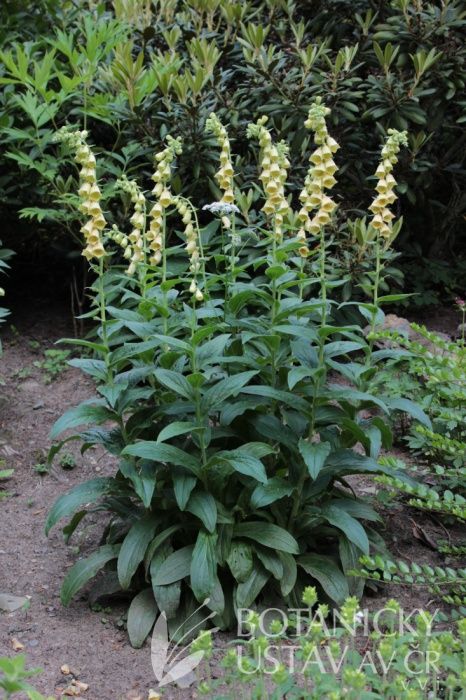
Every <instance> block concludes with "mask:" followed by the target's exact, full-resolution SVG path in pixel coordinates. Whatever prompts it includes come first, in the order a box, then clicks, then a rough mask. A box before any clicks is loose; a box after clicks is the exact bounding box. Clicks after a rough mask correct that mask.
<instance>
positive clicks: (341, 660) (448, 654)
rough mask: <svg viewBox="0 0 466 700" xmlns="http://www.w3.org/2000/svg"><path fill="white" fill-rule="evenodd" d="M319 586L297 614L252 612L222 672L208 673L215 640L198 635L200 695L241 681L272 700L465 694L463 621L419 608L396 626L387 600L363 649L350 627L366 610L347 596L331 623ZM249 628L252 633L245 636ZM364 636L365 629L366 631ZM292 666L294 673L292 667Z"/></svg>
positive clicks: (395, 607)
mask: <svg viewBox="0 0 466 700" xmlns="http://www.w3.org/2000/svg"><path fill="white" fill-rule="evenodd" d="M316 603H317V594H316V589H315V588H312V587H308V588H306V589H305V590H304V592H303V601H302V604H303V605H304V606H305V607H304V608H302V609H301V615H302V614H303V612H305V611H306V607H307V617H306V619H305V621H304V620H303V619H302V617H301V618H299V619H295V620H294V621H287V624H285V623H284V622H283V619H274V620H269V621H268V624H266V623H264V621H263V620H261V616H260V615H258V614H257V613H250V615H249V618H248V619H247V621H246V624H245V625H244V627H245V630H243V634H244V637H246V638H244V637H243V638H242V639H239V640H237V643H236V646H232V648H230V649H228V650H227V651H226V652H225V654H224V655H223V659H222V662H221V664H222V666H223V668H224V673H225V675H224V677H223V678H221V679H220V680H217V679H215V678H212V674H211V671H210V668H209V662H210V660H211V658H212V648H213V645H212V638H211V635H210V634H209V633H208V632H204V633H202V634H201V635H200V636H199V637H198V639H196V640H194V642H193V643H192V644H191V645H190V650H191V651H192V652H193V653H196V651H198V652H199V651H200V650H202V652H203V653H204V657H203V667H202V669H198V671H197V674H198V678H199V684H198V690H199V692H200V693H201V694H202V695H205V696H207V697H211V698H215V699H216V700H220V699H222V700H227V699H229V698H233V697H236V693H237V687H238V685H240V684H241V687H244V686H246V688H247V691H248V692H249V694H250V695H249V697H254V698H258V699H261V700H262V698H267V697H271V698H273V699H274V700H279V699H280V698H283V697H287V698H293V699H295V700H297V699H298V698H302V699H303V700H304V698H306V699H307V698H312V699H314V698H315V699H316V698H321V697H324V698H354V700H359V699H363V700H369V699H374V700H375V699H377V698H380V699H383V700H391V699H392V698H402V699H403V700H422V699H423V698H451V699H453V698H462V697H464V693H465V682H464V673H462V668H463V666H464V637H465V625H464V620H462V621H461V622H459V623H458V625H457V627H456V629H455V631H445V630H443V631H442V630H438V629H435V622H434V617H435V616H434V615H432V614H431V613H429V612H427V611H422V610H420V611H418V613H417V615H416V617H415V619H414V620H413V621H412V624H411V623H410V624H409V625H406V628H403V627H402V626H400V625H399V620H400V613H401V607H400V604H399V603H398V602H397V601H396V600H389V601H387V603H386V605H385V607H384V609H383V616H378V617H377V616H376V617H375V624H374V620H372V624H374V627H373V628H372V630H371V631H370V632H369V634H368V639H367V641H366V643H365V645H364V646H363V647H361V646H360V645H359V646H358V643H357V640H356V639H355V631H356V630H358V629H359V630H360V632H361V629H362V628H363V627H364V625H365V622H364V621H363V620H364V613H363V611H362V610H360V608H359V606H358V601H357V599H356V598H354V597H350V598H347V599H346V600H345V601H344V603H343V604H342V606H341V608H340V610H339V614H338V616H337V617H334V619H333V621H332V622H331V621H330V619H329V609H328V606H326V605H325V604H324V605H322V604H320V605H317V606H316ZM245 632H249V636H248V635H247V634H245ZM365 634H367V631H366V632H365ZM290 669H292V672H291V673H290Z"/></svg>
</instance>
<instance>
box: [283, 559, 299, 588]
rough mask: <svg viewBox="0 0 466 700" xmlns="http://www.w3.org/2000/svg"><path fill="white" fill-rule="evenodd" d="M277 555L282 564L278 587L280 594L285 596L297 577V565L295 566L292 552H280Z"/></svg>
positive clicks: (293, 585)
mask: <svg viewBox="0 0 466 700" xmlns="http://www.w3.org/2000/svg"><path fill="white" fill-rule="evenodd" d="M279 556H280V559H281V560H282V564H283V576H282V578H281V580H280V589H281V592H282V595H284V596H287V595H289V594H290V593H291V591H292V590H293V588H294V587H295V584H296V579H297V577H298V567H297V566H296V560H295V558H294V556H293V555H292V554H287V553H286V552H280V553H279Z"/></svg>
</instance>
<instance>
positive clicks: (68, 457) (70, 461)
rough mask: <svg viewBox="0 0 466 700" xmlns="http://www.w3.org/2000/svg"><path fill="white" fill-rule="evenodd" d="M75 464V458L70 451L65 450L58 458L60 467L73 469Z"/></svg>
mask: <svg viewBox="0 0 466 700" xmlns="http://www.w3.org/2000/svg"><path fill="white" fill-rule="evenodd" d="M75 466H76V459H75V458H74V456H73V455H72V454H71V452H65V453H64V454H63V455H62V456H61V458H60V467H61V468H62V469H67V470H69V469H74V468H75Z"/></svg>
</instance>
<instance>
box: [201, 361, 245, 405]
mask: <svg viewBox="0 0 466 700" xmlns="http://www.w3.org/2000/svg"><path fill="white" fill-rule="evenodd" d="M256 374H257V371H255V370H254V371H249V372H240V373H239V374H235V375H233V376H232V377H227V378H226V379H221V380H220V381H219V382H217V384H214V386H211V387H210V388H209V389H207V391H206V392H205V394H204V396H203V397H202V402H201V410H202V411H203V412H207V411H210V410H212V409H214V408H218V407H219V406H220V405H221V404H222V403H223V402H224V401H225V400H226V399H228V398H230V397H231V396H237V394H239V392H240V391H241V390H242V389H243V387H244V386H245V385H246V384H247V383H248V382H249V381H250V380H251V379H252V377H254V376H255V375H256Z"/></svg>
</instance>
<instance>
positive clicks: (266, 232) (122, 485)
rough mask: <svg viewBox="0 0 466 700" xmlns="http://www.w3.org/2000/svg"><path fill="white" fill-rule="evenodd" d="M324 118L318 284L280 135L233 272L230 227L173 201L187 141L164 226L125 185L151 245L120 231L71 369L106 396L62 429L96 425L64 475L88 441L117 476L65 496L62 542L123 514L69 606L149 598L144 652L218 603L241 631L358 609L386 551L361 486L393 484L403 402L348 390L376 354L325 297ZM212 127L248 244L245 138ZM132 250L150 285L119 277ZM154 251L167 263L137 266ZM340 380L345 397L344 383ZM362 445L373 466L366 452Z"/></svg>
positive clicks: (328, 145) (316, 199)
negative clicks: (277, 617) (82, 595)
mask: <svg viewBox="0 0 466 700" xmlns="http://www.w3.org/2000/svg"><path fill="white" fill-rule="evenodd" d="M326 113H327V110H326V109H325V108H324V106H323V105H322V104H320V103H319V102H318V101H316V103H315V104H314V105H313V106H312V108H311V110H310V117H309V121H308V123H307V125H308V127H309V128H311V129H312V130H314V132H315V135H316V136H315V139H316V145H317V150H316V152H315V153H314V154H313V156H312V157H311V162H312V164H313V165H312V168H311V170H310V172H309V177H308V179H307V180H306V186H305V189H304V190H303V192H304V194H303V197H302V198H301V199H302V204H303V207H304V209H305V212H306V217H307V215H308V214H309V212H310V211H313V210H315V212H316V213H315V214H314V217H313V219H311V220H310V223H308V219H307V218H306V219H305V220H304V215H303V214H301V221H302V223H303V227H304V229H305V231H306V234H307V235H309V236H315V237H316V243H317V245H318V246H319V263H318V275H317V277H316V276H315V273H314V269H313V262H312V257H309V259H308V257H307V256H304V255H303V245H304V241H303V237H302V233H301V228H299V229H297V230H296V229H293V226H292V222H293V220H294V214H293V212H292V211H291V206H290V204H289V202H288V199H287V196H286V189H285V188H286V174H287V169H288V167H289V163H288V160H287V155H286V154H287V147H286V145H285V144H282V143H279V144H274V141H273V137H272V135H271V133H270V131H269V130H268V129H267V128H266V127H265V120H264V119H260V120H259V121H258V122H257V123H256V124H254V125H251V126H250V127H249V129H248V133H249V135H250V136H251V137H253V138H255V139H258V141H259V145H260V149H261V150H260V168H261V174H260V178H261V181H262V183H263V189H264V196H265V204H264V207H263V213H264V220H263V222H262V225H260V226H258V228H257V230H256V231H254V232H253V234H251V232H250V230H248V229H243V231H242V236H244V238H243V239H242V245H241V246H240V247H238V249H237V250H236V251H235V253H234V258H235V259H234V261H233V266H234V274H228V271H227V273H225V268H224V266H223V262H224V260H225V256H224V255H218V254H217V253H216V251H218V250H219V249H220V250H221V246H222V240H223V235H224V229H227V230H230V228H229V226H228V225H226V224H225V222H223V225H222V226H221V227H217V229H216V230H214V229H213V228H212V227H211V226H208V227H207V229H203V230H200V228H199V224H198V217H197V212H196V210H195V208H194V207H193V206H192V204H191V203H190V202H189V200H187V199H185V198H183V197H182V195H179V194H177V195H174V194H172V192H171V190H170V175H171V164H172V162H173V161H174V158H175V156H176V155H177V153H179V151H180V149H181V144H180V143H179V142H175V141H174V140H169V139H167V149H166V150H165V151H162V154H161V155H158V156H156V161H157V171H156V176H154V179H155V181H156V185H155V188H154V192H153V194H154V195H155V197H156V202H155V204H154V205H153V206H152V209H150V206H151V205H150V204H149V197H147V196H146V195H145V193H143V192H140V191H139V190H136V189H135V188H133V185H132V184H131V185H128V184H127V185H125V186H124V187H125V188H126V189H127V190H128V192H129V193H130V194H131V197H132V199H133V200H134V205H135V207H136V209H135V215H133V217H132V218H131V222H130V223H131V226H132V227H133V233H134V230H137V235H136V234H134V235H133V237H132V238H131V235H132V234H131V233H130V234H124V233H122V235H123V239H121V238H120V233H117V234H115V231H114V229H110V230H109V231H108V233H107V234H105V231H104V232H103V237H104V238H103V246H105V248H104V250H105V251H107V255H106V256H105V257H103V256H101V255H100V254H99V264H100V266H99V268H97V272H98V279H97V281H96V285H95V288H96V290H97V292H98V298H99V303H98V305H97V306H98V307H99V309H100V311H99V316H98V318H99V319H100V329H99V330H98V336H99V340H98V341H97V342H90V341H81V343H83V342H84V343H85V344H86V345H87V346H88V347H90V348H92V349H93V350H94V351H95V354H96V357H95V358H93V359H88V358H85V359H81V360H72V361H71V363H72V364H73V365H74V366H78V367H80V368H81V369H83V370H84V371H85V372H87V373H88V374H90V375H91V376H93V377H94V378H95V379H96V380H97V384H98V392H99V395H100V396H99V398H97V399H95V400H94V401H92V402H86V403H84V404H81V405H80V406H78V407H75V408H72V409H70V410H69V411H68V412H67V413H65V414H64V416H62V417H61V418H60V419H59V420H58V422H57V423H56V425H55V426H54V428H53V431H52V438H54V439H56V438H57V437H58V436H59V435H60V434H61V433H62V432H63V431H64V430H67V429H70V428H77V427H78V426H81V425H86V424H87V425H90V426H91V427H90V428H87V429H84V430H80V431H77V432H75V433H74V434H73V435H70V436H68V437H66V438H65V439H64V440H63V441H62V442H61V443H58V444H56V445H54V447H53V448H52V450H51V457H53V455H54V454H55V453H56V452H57V450H58V449H60V447H61V445H62V444H64V442H66V441H68V440H72V439H77V440H80V441H82V442H83V450H86V449H88V448H90V447H93V446H94V445H102V446H104V447H105V448H106V449H107V450H108V451H109V452H110V453H112V454H113V455H115V456H117V457H118V459H119V467H118V471H117V473H116V475H115V476H112V477H98V478H96V479H92V480H91V481H89V482H86V483H84V484H81V485H79V486H77V487H75V488H74V489H72V490H71V491H70V493H68V494H66V495H65V496H62V497H60V498H59V499H58V501H57V502H56V503H55V505H54V507H53V508H52V510H51V512H50V514H49V517H48V519H47V525H46V529H47V531H49V530H50V528H51V527H53V526H54V525H55V524H56V523H57V522H58V521H59V520H60V519H62V518H64V517H71V521H70V522H69V524H68V525H67V526H66V527H65V530H64V532H65V535H66V538H67V539H69V538H70V537H71V536H72V534H73V532H74V530H75V529H76V527H78V525H79V523H80V522H81V520H82V518H84V517H85V516H86V514H87V513H88V512H92V510H95V509H98V510H105V511H107V512H108V516H109V524H108V527H107V528H106V530H105V533H104V537H103V544H102V545H101V546H100V547H98V548H97V549H96V550H95V552H94V553H93V554H91V555H90V556H89V557H87V558H85V559H81V560H79V561H78V562H77V563H76V564H75V565H74V566H73V567H72V569H71V570H70V571H69V573H68V575H67V576H66V579H65V582H64V584H63V588H62V600H63V602H64V604H68V603H69V602H70V600H71V599H72V597H73V596H74V595H75V593H76V592H77V591H78V590H79V589H80V588H81V587H82V586H83V585H84V584H85V583H87V582H88V581H89V580H90V579H91V578H93V577H94V576H95V575H96V573H97V572H98V571H99V570H101V569H103V573H102V575H101V576H100V577H99V578H97V580H96V583H95V584H94V585H95V590H94V593H93V598H94V599H95V598H96V597H98V595H99V592H102V593H103V592H104V591H105V590H108V586H109V585H110V586H113V590H115V586H117V587H119V588H120V589H121V590H122V591H126V592H127V594H128V595H129V596H131V597H132V603H131V606H130V609H129V616H128V631H129V635H130V639H131V642H132V643H133V644H134V645H135V646H138V645H141V644H142V643H143V641H144V638H145V636H146V635H147V634H148V633H149V631H150V628H151V626H152V623H153V621H154V620H155V617H156V615H157V611H158V610H160V611H164V612H165V613H166V616H167V619H168V623H169V627H170V628H171V631H172V632H174V631H175V630H176V629H178V633H177V634H182V633H183V621H184V620H186V619H187V617H188V616H189V615H191V614H192V615H193V616H194V618H196V616H197V615H198V614H199V611H198V610H197V609H198V607H199V603H204V602H205V605H206V606H207V607H208V608H209V609H210V610H211V611H213V612H214V613H215V617H214V623H215V624H216V625H217V626H219V627H223V628H228V627H230V626H232V625H233V623H234V619H235V614H236V611H237V609H238V608H241V607H248V606H250V605H252V604H254V603H255V602H257V601H258V600H259V599H261V600H271V599H276V597H277V596H278V597H280V598H281V599H283V601H284V602H286V603H287V604H289V605H290V606H295V605H299V602H300V600H301V594H302V591H303V590H304V588H305V587H306V586H307V585H308V584H309V583H313V582H314V583H316V582H318V584H319V585H320V587H321V589H322V591H323V593H324V594H325V595H326V596H327V598H329V599H330V600H332V601H334V602H336V603H342V602H343V601H344V599H345V598H346V597H347V596H348V595H349V594H350V593H351V594H357V595H359V594H360V593H361V592H362V586H363V583H362V581H361V580H358V579H355V578H354V577H347V576H346V575H345V571H346V570H348V569H351V568H353V567H354V566H355V564H356V562H357V561H358V558H359V556H360V555H361V554H368V553H369V552H372V551H374V550H377V549H379V548H380V547H381V540H380V538H379V536H378V534H377V533H376V532H375V531H374V530H373V528H372V526H371V523H374V522H377V521H378V519H379V516H378V515H377V514H376V512H375V511H374V510H373V509H372V507H371V506H370V505H369V504H368V503H367V502H365V501H364V500H363V499H360V498H358V497H356V496H355V494H354V493H353V492H352V491H351V490H350V489H349V488H348V487H347V483H346V480H345V479H346V476H347V475H349V474H353V473H363V474H366V475H371V474H379V473H387V472H388V473H390V474H392V473H393V470H392V469H391V468H388V467H386V466H384V465H382V464H380V462H379V461H378V460H377V457H378V453H379V450H380V449H381V446H385V447H387V446H389V445H390V441H391V433H390V429H389V427H388V424H387V421H386V414H387V413H388V411H389V409H388V406H387V404H386V403H385V402H384V401H383V400H382V399H381V398H380V397H378V396H377V397H376V396H374V395H371V394H369V393H367V392H363V391H360V390H358V389H357V388H355V387H354V386H351V385H350V386H348V381H347V380H348V379H349V380H350V384H351V383H353V384H356V383H357V382H355V378H356V379H357V378H358V376H359V375H360V374H361V373H363V372H364V371H365V369H366V368H365V365H364V363H362V364H361V363H360V362H359V361H358V359H357V358H354V356H353V355H352V353H354V352H362V353H367V347H368V346H367V342H366V340H365V339H364V337H363V334H362V332H361V329H360V328H359V327H357V326H341V325H338V324H335V323H334V310H335V306H336V305H335V302H333V301H332V300H331V299H329V298H327V291H328V289H329V284H328V279H327V261H326V235H325V231H326V228H325V227H326V225H327V224H328V223H329V220H330V215H331V213H332V211H333V209H334V204H333V201H332V200H330V198H329V197H328V195H327V194H326V193H325V191H324V190H325V188H327V189H328V188H329V187H331V186H333V184H334V180H335V178H334V174H335V168H336V165H335V164H334V163H333V153H334V152H335V150H336V144H335V142H334V141H333V140H332V139H331V137H330V136H329V135H328V132H327V128H326V125H325V116H326ZM208 128H209V129H210V130H212V131H213V133H214V134H215V135H216V136H217V138H218V142H219V146H220V149H221V152H220V166H221V167H220V171H219V173H218V184H219V186H220V188H221V190H222V192H223V195H222V199H221V201H220V202H218V203H216V204H215V205H212V206H211V207H210V209H211V210H212V211H213V213H219V214H221V215H222V216H231V217H232V218H231V220H230V221H231V222H232V226H234V225H235V224H234V222H235V220H236V218H238V217H239V213H238V211H237V210H236V205H235V203H234V197H235V192H234V188H233V180H232V178H233V173H232V168H231V167H230V165H231V154H230V147H229V141H228V140H227V139H228V137H227V134H226V130H225V128H224V127H223V126H222V125H221V124H220V122H219V121H218V119H217V118H216V117H214V116H212V117H210V120H209V122H208ZM66 140H67V142H68V143H70V144H71V143H72V140H71V137H66ZM79 147H80V148H82V145H81V144H79ZM143 198H145V202H144V203H143ZM139 205H140V207H141V209H137V207H138V206H139ZM226 207H228V210H226ZM143 208H144V210H145V209H147V210H148V211H149V214H148V216H146V217H144V216H143V215H142V212H143ZM169 210H170V216H169V217H168V213H169ZM227 211H228V214H227ZM140 215H141V216H140ZM100 230H102V229H99V231H100ZM285 231H286V232H287V236H285V235H284V233H285ZM168 233H169V234H170V235H168ZM116 236H117V237H118V240H117V239H116ZM126 239H127V240H128V247H130V249H131V260H130V265H132V264H133V263H134V264H135V266H136V270H135V274H134V275H127V274H124V266H123V267H121V266H120V264H119V263H118V259H117V255H118V251H121V245H122V241H123V242H124V243H125V244H126ZM133 239H134V240H133ZM140 239H142V241H143V244H142V249H144V250H145V249H146V248H147V247H149V248H150V250H151V256H150V257H149V258H147V257H145V256H141V258H140V259H139V258H138V259H135V258H134V252H133V251H134V246H136V249H137V250H139V249H140V248H139V243H138V242H139V240H140ZM168 239H170V240H169V241H168ZM115 241H116V253H113V252H111V251H113V248H112V246H114V245H115ZM306 245H307V238H306ZM98 250H99V251H100V248H99V249H98ZM125 257H126V256H125ZM102 261H103V262H102ZM160 262H162V266H161V267H162V269H160ZM104 267H105V269H104ZM131 271H132V270H131ZM303 274H304V277H305V279H304V282H303ZM303 287H305V294H303ZM330 369H331V370H332V372H334V373H336V374H339V375H341V376H343V377H344V378H345V380H346V385H345V386H343V385H342V384H341V383H340V384H335V385H331V384H328V382H327V374H328V371H329V370H330ZM363 416H364V417H363ZM367 416H369V417H367ZM359 442H360V443H362V445H363V447H364V449H365V454H360V453H359V452H357V451H355V450H354V449H353V448H354V447H355V445H356V444H357V443H359ZM399 476H400V478H404V477H403V475H399ZM112 581H113V584H112V583H111V582H112ZM196 611H197V612H196Z"/></svg>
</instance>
